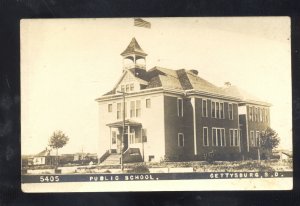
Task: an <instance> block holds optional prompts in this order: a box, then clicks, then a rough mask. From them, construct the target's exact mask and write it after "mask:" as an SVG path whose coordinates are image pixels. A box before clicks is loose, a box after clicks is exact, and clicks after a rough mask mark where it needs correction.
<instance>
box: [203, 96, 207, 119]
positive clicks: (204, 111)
mask: <svg viewBox="0 0 300 206" xmlns="http://www.w3.org/2000/svg"><path fill="white" fill-rule="evenodd" d="M202 117H207V100H204V99H203V100H202Z"/></svg>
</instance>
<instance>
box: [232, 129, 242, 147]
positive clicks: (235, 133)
mask: <svg viewBox="0 0 300 206" xmlns="http://www.w3.org/2000/svg"><path fill="white" fill-rule="evenodd" d="M229 136H230V146H232V147H235V146H239V145H240V141H239V136H238V130H237V129H230V130H229Z"/></svg>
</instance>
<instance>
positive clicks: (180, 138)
mask: <svg viewBox="0 0 300 206" xmlns="http://www.w3.org/2000/svg"><path fill="white" fill-rule="evenodd" d="M178 147H184V135H183V134H182V133H178Z"/></svg>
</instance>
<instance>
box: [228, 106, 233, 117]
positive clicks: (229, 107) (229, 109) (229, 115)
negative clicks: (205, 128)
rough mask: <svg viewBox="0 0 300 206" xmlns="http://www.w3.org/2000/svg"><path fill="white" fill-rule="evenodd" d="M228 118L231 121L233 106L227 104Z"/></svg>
mask: <svg viewBox="0 0 300 206" xmlns="http://www.w3.org/2000/svg"><path fill="white" fill-rule="evenodd" d="M228 118H229V119H230V120H233V104H228Z"/></svg>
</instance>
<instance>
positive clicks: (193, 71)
mask: <svg viewBox="0 0 300 206" xmlns="http://www.w3.org/2000/svg"><path fill="white" fill-rule="evenodd" d="M190 72H192V73H193V74H195V75H198V70H196V69H191V70H190Z"/></svg>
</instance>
